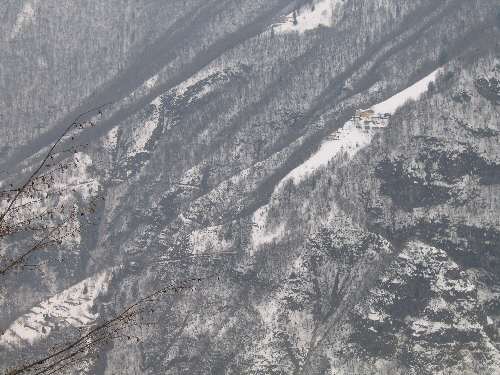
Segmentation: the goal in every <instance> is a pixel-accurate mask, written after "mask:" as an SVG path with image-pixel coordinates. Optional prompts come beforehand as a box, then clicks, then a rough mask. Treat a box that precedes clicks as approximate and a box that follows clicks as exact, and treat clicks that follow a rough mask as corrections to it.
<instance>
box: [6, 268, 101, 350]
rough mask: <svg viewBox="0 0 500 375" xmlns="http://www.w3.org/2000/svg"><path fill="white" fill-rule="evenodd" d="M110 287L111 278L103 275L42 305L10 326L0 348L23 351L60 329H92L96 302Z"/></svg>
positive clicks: (83, 282)
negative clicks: (63, 327) (22, 349)
mask: <svg viewBox="0 0 500 375" xmlns="http://www.w3.org/2000/svg"><path fill="white" fill-rule="evenodd" d="M108 283H109V274H108V273H107V272H103V273H101V274H98V275H97V276H95V277H92V278H88V279H86V280H83V281H81V282H80V283H78V284H76V285H73V286H72V287H70V288H68V289H66V290H64V291H62V292H61V293H59V294H56V295H55V296H53V297H51V298H49V299H48V300H46V301H43V302H41V303H40V304H39V305H37V306H35V307H33V308H32V309H31V310H30V311H29V312H28V313H26V314H24V315H23V316H21V317H19V318H18V319H17V320H16V321H14V323H12V324H11V326H10V327H9V328H8V329H7V330H6V331H5V333H4V334H3V335H2V336H1V339H0V346H10V347H14V348H21V347H23V346H25V345H27V344H28V345H33V344H34V343H35V342H37V341H39V340H41V339H43V338H45V337H47V336H49V334H50V333H51V331H52V330H54V329H57V328H58V327H60V326H68V325H70V326H73V327H81V326H85V325H89V324H90V323H92V322H93V321H94V320H95V319H96V318H97V315H96V314H93V313H92V311H91V310H92V307H93V306H94V301H95V299H96V298H97V296H98V295H100V294H101V293H103V292H105V291H106V290H107V285H108Z"/></svg>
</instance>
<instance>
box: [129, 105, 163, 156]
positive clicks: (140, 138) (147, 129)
mask: <svg viewBox="0 0 500 375" xmlns="http://www.w3.org/2000/svg"><path fill="white" fill-rule="evenodd" d="M151 105H152V106H153V107H154V109H153V113H152V114H151V115H150V116H149V117H148V119H147V120H146V121H145V122H144V124H143V125H142V126H140V127H139V128H137V129H135V130H134V133H133V135H132V140H133V144H132V146H131V148H130V150H129V152H128V153H127V156H128V157H133V156H135V155H137V154H139V153H141V152H144V151H145V147H146V144H147V143H148V141H149V140H150V139H151V136H152V135H153V132H154V131H155V129H156V127H157V126H158V124H159V121H160V108H161V96H159V97H157V98H156V99H155V100H153V101H152V102H151Z"/></svg>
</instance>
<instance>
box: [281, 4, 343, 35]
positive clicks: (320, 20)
mask: <svg viewBox="0 0 500 375" xmlns="http://www.w3.org/2000/svg"><path fill="white" fill-rule="evenodd" d="M339 3H340V1H339V0H321V1H318V2H316V3H314V4H312V5H311V4H309V5H306V6H303V7H302V8H300V9H299V10H298V11H296V12H293V13H290V14H289V15H287V16H286V17H285V20H284V21H283V22H282V23H280V24H277V25H275V26H273V27H274V31H275V32H277V33H292V32H297V33H304V32H306V31H308V30H314V29H316V28H318V27H319V26H326V27H331V26H333V25H334V23H335V14H336V8H337V7H338V6H339Z"/></svg>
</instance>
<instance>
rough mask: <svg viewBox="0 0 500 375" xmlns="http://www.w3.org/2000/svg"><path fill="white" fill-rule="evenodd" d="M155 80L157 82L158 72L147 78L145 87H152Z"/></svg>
mask: <svg viewBox="0 0 500 375" xmlns="http://www.w3.org/2000/svg"><path fill="white" fill-rule="evenodd" d="M156 82H158V74H156V75H154V76H153V77H151V78H150V79H148V80H147V81H146V82H145V83H144V85H145V86H146V88H148V89H152V88H153V87H155V85H156Z"/></svg>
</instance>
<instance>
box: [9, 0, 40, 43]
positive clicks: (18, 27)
mask: <svg viewBox="0 0 500 375" xmlns="http://www.w3.org/2000/svg"><path fill="white" fill-rule="evenodd" d="M36 3H37V1H28V2H26V3H24V5H23V8H22V9H21V11H20V12H19V13H18V15H17V17H16V23H15V24H14V27H13V28H12V31H11V33H10V38H11V39H14V38H15V37H16V36H17V35H18V34H19V33H20V32H22V31H23V29H24V28H26V27H27V26H28V25H29V24H30V23H31V22H33V20H34V19H35V16H36V12H35V7H36Z"/></svg>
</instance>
